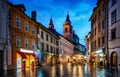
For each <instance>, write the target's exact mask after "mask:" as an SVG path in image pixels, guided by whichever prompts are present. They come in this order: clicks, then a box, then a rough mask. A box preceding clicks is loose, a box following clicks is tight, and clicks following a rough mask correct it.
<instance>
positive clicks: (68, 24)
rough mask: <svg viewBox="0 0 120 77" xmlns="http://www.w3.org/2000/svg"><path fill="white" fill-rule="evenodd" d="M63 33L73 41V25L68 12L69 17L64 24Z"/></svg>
mask: <svg viewBox="0 0 120 77" xmlns="http://www.w3.org/2000/svg"><path fill="white" fill-rule="evenodd" d="M63 35H64V37H65V38H66V39H68V40H69V41H71V42H72V41H73V34H72V26H71V21H70V18H69V14H67V17H66V20H65V23H64V26H63Z"/></svg>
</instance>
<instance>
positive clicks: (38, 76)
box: [37, 69, 44, 77]
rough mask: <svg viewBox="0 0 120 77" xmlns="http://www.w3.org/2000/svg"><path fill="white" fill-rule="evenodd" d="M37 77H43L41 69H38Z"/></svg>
mask: <svg viewBox="0 0 120 77" xmlns="http://www.w3.org/2000/svg"><path fill="white" fill-rule="evenodd" d="M37 77H44V76H43V71H42V69H39V70H38V72H37Z"/></svg>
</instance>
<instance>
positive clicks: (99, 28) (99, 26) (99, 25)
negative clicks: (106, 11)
mask: <svg viewBox="0 0 120 77" xmlns="http://www.w3.org/2000/svg"><path fill="white" fill-rule="evenodd" d="M100 30H101V23H99V24H98V32H100Z"/></svg>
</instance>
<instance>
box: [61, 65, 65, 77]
mask: <svg viewBox="0 0 120 77" xmlns="http://www.w3.org/2000/svg"><path fill="white" fill-rule="evenodd" d="M63 74H64V71H63V65H62V64H60V77H62V76H63Z"/></svg>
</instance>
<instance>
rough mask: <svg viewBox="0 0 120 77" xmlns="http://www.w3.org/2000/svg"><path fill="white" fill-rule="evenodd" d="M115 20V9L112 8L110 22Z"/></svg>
mask: <svg viewBox="0 0 120 77" xmlns="http://www.w3.org/2000/svg"><path fill="white" fill-rule="evenodd" d="M115 22H116V10H114V11H113V12H112V13H111V23H112V24H113V23H115Z"/></svg>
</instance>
